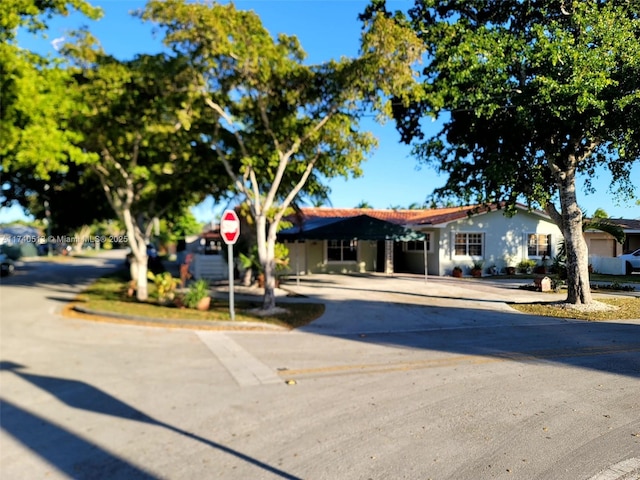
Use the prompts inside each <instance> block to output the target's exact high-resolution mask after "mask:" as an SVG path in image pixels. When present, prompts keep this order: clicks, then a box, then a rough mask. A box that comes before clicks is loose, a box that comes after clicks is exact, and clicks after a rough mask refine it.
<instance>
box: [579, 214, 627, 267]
mask: <svg viewBox="0 0 640 480" xmlns="http://www.w3.org/2000/svg"><path fill="white" fill-rule="evenodd" d="M607 222H609V223H613V224H614V225H618V226H619V227H621V228H622V230H623V231H624V233H625V240H624V243H623V244H622V245H621V244H619V243H618V242H617V241H616V240H615V239H614V238H613V237H612V236H611V235H609V234H608V233H605V232H601V231H599V230H587V231H586V232H584V237H585V240H586V241H587V248H588V249H589V265H590V266H591V268H592V270H593V271H594V272H597V273H606V274H609V275H624V274H625V273H626V265H625V262H624V260H623V259H621V258H617V257H619V256H620V255H622V254H623V253H631V252H634V251H636V250H638V249H640V220H627V219H622V218H608V219H607Z"/></svg>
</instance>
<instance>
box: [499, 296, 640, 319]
mask: <svg viewBox="0 0 640 480" xmlns="http://www.w3.org/2000/svg"><path fill="white" fill-rule="evenodd" d="M597 301H598V302H601V303H606V304H607V305H611V306H613V307H615V308H614V309H613V310H606V311H581V310H574V309H572V308H563V307H562V306H559V305H558V302H541V303H512V304H510V305H511V307H512V308H514V309H515V310H518V311H519V312H522V313H528V314H529V315H540V316H544V317H556V318H571V319H576V320H588V321H592V322H603V321H609V320H628V319H634V320H635V319H640V298H638V297H616V298H598V299H597Z"/></svg>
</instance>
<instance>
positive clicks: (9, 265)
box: [0, 253, 15, 277]
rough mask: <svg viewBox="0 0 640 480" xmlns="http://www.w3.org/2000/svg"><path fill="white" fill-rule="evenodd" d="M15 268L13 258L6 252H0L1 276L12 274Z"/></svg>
mask: <svg viewBox="0 0 640 480" xmlns="http://www.w3.org/2000/svg"><path fill="white" fill-rule="evenodd" d="M14 269H15V265H14V263H13V260H11V259H10V258H9V257H7V254H6V253H0V277H6V276H7V275H11V274H12V273H13V270H14Z"/></svg>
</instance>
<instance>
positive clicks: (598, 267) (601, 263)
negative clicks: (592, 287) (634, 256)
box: [589, 255, 625, 275]
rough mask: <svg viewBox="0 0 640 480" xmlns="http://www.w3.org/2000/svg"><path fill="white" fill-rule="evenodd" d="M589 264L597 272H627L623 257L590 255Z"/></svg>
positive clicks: (616, 273)
mask: <svg viewBox="0 0 640 480" xmlns="http://www.w3.org/2000/svg"><path fill="white" fill-rule="evenodd" d="M589 265H591V266H592V267H593V271H594V272H596V273H603V274H606V275H624V274H625V264H624V260H623V259H622V258H616V257H599V256H597V255H589Z"/></svg>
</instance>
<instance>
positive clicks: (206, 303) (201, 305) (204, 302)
mask: <svg viewBox="0 0 640 480" xmlns="http://www.w3.org/2000/svg"><path fill="white" fill-rule="evenodd" d="M210 306H211V297H204V298H203V299H201V300H200V301H199V302H198V305H196V308H197V309H198V310H203V311H206V310H209V307H210Z"/></svg>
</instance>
